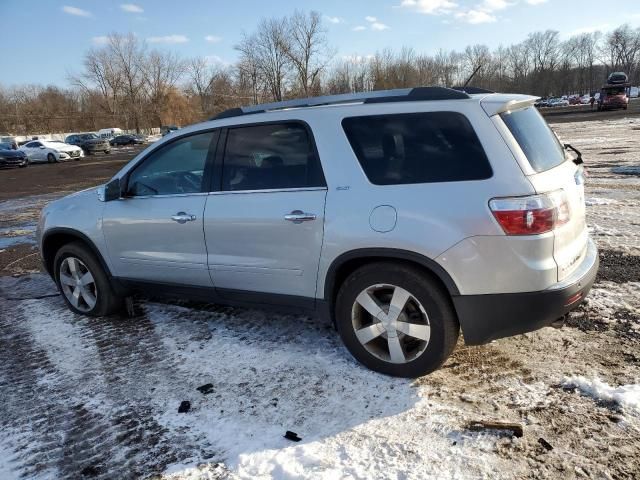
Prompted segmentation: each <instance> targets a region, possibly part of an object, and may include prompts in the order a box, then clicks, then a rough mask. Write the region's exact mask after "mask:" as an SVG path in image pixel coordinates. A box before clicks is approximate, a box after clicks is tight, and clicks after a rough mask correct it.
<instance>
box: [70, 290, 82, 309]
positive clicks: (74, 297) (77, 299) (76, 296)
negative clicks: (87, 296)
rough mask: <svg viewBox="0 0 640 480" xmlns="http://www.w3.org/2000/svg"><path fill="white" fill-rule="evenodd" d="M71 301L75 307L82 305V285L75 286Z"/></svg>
mask: <svg viewBox="0 0 640 480" xmlns="http://www.w3.org/2000/svg"><path fill="white" fill-rule="evenodd" d="M69 301H70V302H71V303H72V305H73V306H74V307H76V308H77V307H78V305H80V287H75V288H74V289H73V292H72V293H71V296H70V297H69Z"/></svg>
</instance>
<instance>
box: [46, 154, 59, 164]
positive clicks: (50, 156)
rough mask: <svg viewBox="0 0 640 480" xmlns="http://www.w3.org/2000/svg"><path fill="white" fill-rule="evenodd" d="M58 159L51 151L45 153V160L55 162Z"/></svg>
mask: <svg viewBox="0 0 640 480" xmlns="http://www.w3.org/2000/svg"><path fill="white" fill-rule="evenodd" d="M57 161H58V159H57V158H56V156H55V155H54V154H53V153H50V154H48V155H47V162H49V163H56V162H57Z"/></svg>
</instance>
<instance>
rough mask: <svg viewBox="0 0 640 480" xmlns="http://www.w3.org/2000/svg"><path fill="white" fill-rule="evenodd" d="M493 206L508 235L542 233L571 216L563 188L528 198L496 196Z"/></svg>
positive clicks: (490, 204)
mask: <svg viewBox="0 0 640 480" xmlns="http://www.w3.org/2000/svg"><path fill="white" fill-rule="evenodd" d="M489 208H491V212H492V213H493V216H494V217H495V218H496V220H497V221H498V223H499V224H500V226H501V227H502V230H504V233H506V234H507V235H539V234H541V233H546V232H550V231H551V230H553V229H554V228H556V227H559V226H560V225H563V224H565V223H567V222H568V221H569V219H570V218H571V212H570V211H569V203H568V202H567V197H566V195H565V193H564V191H563V190H557V191H555V192H549V193H544V194H541V195H531V196H528V197H505V198H494V199H492V200H491V201H490V202H489Z"/></svg>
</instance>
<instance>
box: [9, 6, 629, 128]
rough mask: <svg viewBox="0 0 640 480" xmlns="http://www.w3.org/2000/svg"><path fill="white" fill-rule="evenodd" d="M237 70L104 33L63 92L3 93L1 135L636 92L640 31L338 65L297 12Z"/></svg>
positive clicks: (261, 29)
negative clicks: (354, 106) (495, 96)
mask: <svg viewBox="0 0 640 480" xmlns="http://www.w3.org/2000/svg"><path fill="white" fill-rule="evenodd" d="M235 50H236V51H237V53H238V58H237V61H236V62H235V63H233V64H224V63H221V62H219V61H212V59H211V58H207V57H198V58H182V57H180V56H178V55H177V54H175V53H172V52H168V51H163V50H155V49H150V48H149V47H148V46H147V45H146V43H145V42H144V41H143V40H140V39H139V38H138V37H136V36H134V35H133V34H128V35H122V34H112V35H109V36H108V37H107V41H106V43H105V44H104V45H102V46H100V47H95V48H92V49H90V50H88V51H87V52H86V54H85V55H84V58H83V61H82V70H81V71H80V72H79V73H77V74H73V75H71V76H70V77H69V84H70V86H69V87H66V88H62V87H58V86H51V85H50V86H41V85H20V86H14V87H10V88H9V87H0V132H9V133H15V134H22V135H24V134H31V133H43V132H71V131H90V130H97V129H99V128H107V127H120V128H125V129H129V130H137V131H142V130H147V129H149V128H151V127H159V126H161V125H167V124H177V125H186V124H190V123H194V122H197V121H202V120H205V119H207V118H209V117H211V116H213V115H215V114H216V113H218V112H220V111H223V110H225V109H228V108H233V107H237V106H241V105H248V104H256V103H263V102H270V101H280V100H284V99H290V98H299V97H307V96H313V95H322V94H339V93H349V92H360V91H369V90H378V89H388V88H402V87H412V86H420V85H440V86H456V85H461V84H464V82H465V81H466V80H467V79H468V78H469V76H470V75H471V73H472V72H475V75H474V77H473V80H472V81H471V85H473V86H477V87H482V88H487V89H490V90H494V91H500V92H518V93H528V94H533V95H538V96H551V95H563V94H573V93H575V94H587V93H592V92H594V91H597V90H598V89H599V87H600V86H601V84H602V83H604V81H605V80H606V76H607V74H608V73H610V72H612V71H624V72H626V73H627V74H628V75H629V78H630V81H631V82H632V83H633V84H634V85H638V84H640V28H635V29H634V28H632V27H630V26H629V25H622V26H619V27H618V28H616V29H614V30H612V31H610V32H608V33H605V34H602V33H600V32H592V33H581V34H576V35H574V36H571V37H570V38H567V39H563V38H562V37H561V35H560V33H559V32H558V31H555V30H546V31H540V32H534V33H531V34H529V35H528V37H527V38H526V39H525V40H524V41H522V42H520V43H517V44H513V45H510V46H500V47H498V48H496V49H494V50H493V51H492V50H491V49H489V48H488V47H487V46H486V45H482V44H477V45H470V46H468V47H467V48H465V49H464V50H463V51H454V50H439V51H438V52H437V53H435V54H432V55H427V54H422V53H418V52H416V51H415V50H414V49H413V48H410V47H405V48H402V49H400V50H399V51H394V50H391V49H384V50H382V51H379V52H376V53H375V54H373V55H370V56H366V57H362V56H352V57H342V58H337V56H336V50H335V48H334V47H332V45H331V44H330V42H329V39H328V34H327V30H326V28H325V26H324V25H323V21H322V17H321V15H320V14H319V13H317V12H313V11H312V12H302V11H296V12H294V13H293V14H292V15H290V16H287V17H278V18H268V19H263V20H261V21H260V22H259V24H258V26H257V27H256V29H255V30H254V31H253V32H248V33H243V34H242V35H241V38H240V40H239V41H238V43H237V44H236V45H235Z"/></svg>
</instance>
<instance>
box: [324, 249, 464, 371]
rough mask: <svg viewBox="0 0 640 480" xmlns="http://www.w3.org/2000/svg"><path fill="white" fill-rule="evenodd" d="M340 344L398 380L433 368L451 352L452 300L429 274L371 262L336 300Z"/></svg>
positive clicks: (455, 327)
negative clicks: (341, 342) (342, 343)
mask: <svg viewBox="0 0 640 480" xmlns="http://www.w3.org/2000/svg"><path fill="white" fill-rule="evenodd" d="M335 313H336V322H337V326H338V331H339V333H340V336H341V338H342V341H343V342H344V344H345V346H346V347H347V349H348V350H349V352H351V354H352V355H353V356H354V357H355V358H356V359H357V360H358V361H360V362H361V363H363V364H364V365H365V366H367V367H368V368H370V369H372V370H375V371H377V372H381V373H385V374H387V375H393V376H397V377H410V378H414V377H419V376H421V375H425V374H427V373H430V372H432V371H434V370H436V369H437V368H438V367H440V366H441V365H442V364H443V363H444V362H445V360H446V359H447V358H448V357H449V355H450V354H451V352H453V349H454V348H455V345H456V342H457V340H458V334H459V330H460V328H459V324H458V320H457V318H456V315H455V312H454V309H453V306H452V304H451V299H450V297H449V296H448V294H447V292H446V291H444V290H443V289H442V287H441V286H440V285H439V284H438V283H436V282H435V281H434V280H432V279H431V278H430V277H429V276H428V274H425V273H424V272H422V271H420V270H418V269H416V268H414V267H412V266H409V265H405V264H395V263H386V262H384V263H382V262H381V263H375V264H370V265H366V266H364V267H362V268H359V269H358V270H356V271H355V272H353V273H352V274H351V275H349V277H348V278H347V279H346V280H345V282H344V283H343V284H342V286H341V288H340V291H339V292H338V297H337V299H336V311H335Z"/></svg>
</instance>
